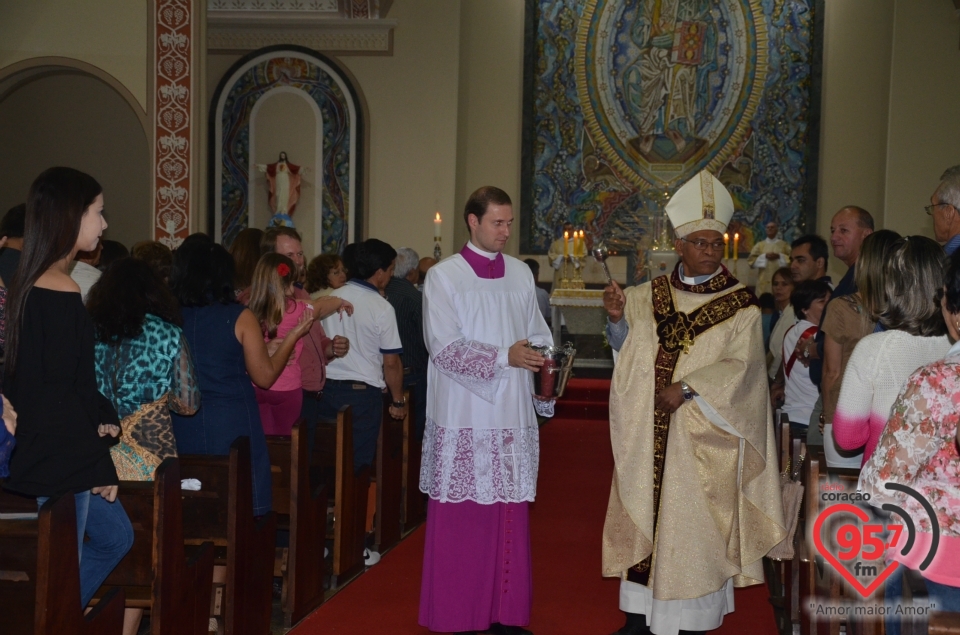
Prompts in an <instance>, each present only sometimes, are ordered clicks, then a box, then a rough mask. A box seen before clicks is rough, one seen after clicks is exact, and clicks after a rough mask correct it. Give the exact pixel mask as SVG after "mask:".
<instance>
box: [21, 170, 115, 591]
mask: <svg viewBox="0 0 960 635" xmlns="http://www.w3.org/2000/svg"><path fill="white" fill-rule="evenodd" d="M103 201H104V199H103V190H102V188H101V187H100V184H99V183H97V181H96V180H95V179H94V178H93V177H91V176H89V175H88V174H84V173H83V172H80V171H78V170H74V169H72V168H63V167H54V168H50V169H48V170H45V171H44V172H43V173H41V174H40V176H38V177H37V178H36V180H35V181H34V182H33V184H32V185H31V186H30V192H29V194H28V197H27V211H26V217H25V227H24V229H25V231H24V243H23V251H22V254H21V257H20V265H19V269H18V271H17V275H15V276H14V278H13V281H12V284H11V286H10V289H9V296H8V299H7V307H6V308H7V323H6V335H7V347H6V365H5V375H6V376H5V378H4V387H3V388H4V393H5V394H6V395H7V396H8V397H9V398H10V402H11V403H12V404H13V406H14V408H16V411H17V414H18V421H17V423H18V427H17V430H16V433H17V450H16V451H15V452H14V453H13V457H12V459H11V461H10V477H9V479H7V481H6V482H5V483H4V487H6V488H8V489H11V490H13V491H15V492H19V493H21V494H25V495H28V496H36V497H37V505H38V506H42V505H43V503H45V502H46V501H47V499H48V498H49V497H51V496H59V495H62V494H73V496H74V501H75V503H76V520H77V543H78V544H77V547H78V550H79V561H80V602H81V607H85V606H87V604H88V603H89V602H90V600H91V599H92V598H93V594H94V593H95V592H96V590H97V589H98V588H99V587H100V585H101V584H102V583H103V581H104V580H105V579H106V578H107V576H108V575H109V574H110V572H111V571H112V570H113V569H114V567H116V565H117V563H119V562H120V560H121V559H122V558H123V557H124V555H126V553H127V552H128V551H129V550H130V547H131V546H133V528H132V527H131V525H130V520H129V519H128V518H127V514H126V512H125V511H124V509H123V505H122V504H121V503H120V501H118V500H117V485H118V483H119V481H118V479H117V472H116V470H115V469H114V466H113V461H111V460H110V449H109V446H110V445H112V444H113V443H114V442H115V438H114V437H116V435H117V434H118V433H119V432H120V428H119V426H118V424H119V419H118V417H117V412H116V410H115V409H114V408H113V406H112V405H111V403H110V401H109V400H107V399H106V398H105V397H104V396H103V395H101V394H100V392H99V391H98V390H97V376H96V370H95V365H94V327H93V322H92V321H91V320H90V315H89V314H88V313H87V310H86V309H85V308H84V306H83V302H82V301H81V300H80V288H79V287H78V286H77V283H76V282H74V281H73V280H72V279H71V278H70V276H69V274H68V273H67V270H68V267H69V265H70V263H71V262H73V259H74V257H75V256H76V254H77V252H80V251H93V250H95V249H96V248H97V244H98V243H99V242H100V236H101V234H102V233H103V230H105V229H106V228H107V222H106V220H104V218H103ZM84 536H86V540H85V539H84Z"/></svg>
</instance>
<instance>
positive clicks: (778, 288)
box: [767, 267, 797, 379]
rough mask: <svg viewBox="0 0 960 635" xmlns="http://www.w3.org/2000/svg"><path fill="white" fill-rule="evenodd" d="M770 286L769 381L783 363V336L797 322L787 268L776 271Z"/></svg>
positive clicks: (791, 282) (791, 281)
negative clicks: (771, 302) (771, 298)
mask: <svg viewBox="0 0 960 635" xmlns="http://www.w3.org/2000/svg"><path fill="white" fill-rule="evenodd" d="M770 286H771V288H772V289H773V315H772V316H771V319H770V337H769V338H768V339H769V341H768V342H767V371H768V374H769V376H770V379H773V378H774V377H776V376H777V371H778V370H779V369H780V364H781V363H782V362H783V336H784V335H786V333H787V329H789V328H790V327H791V326H793V325H794V324H796V322H797V317H796V315H795V314H794V312H793V305H792V304H790V294H792V293H793V289H794V281H793V273H792V272H791V271H790V269H789V268H788V267H781V268H779V269H777V271H776V272H775V273H774V274H773V278H772V279H771V282H770Z"/></svg>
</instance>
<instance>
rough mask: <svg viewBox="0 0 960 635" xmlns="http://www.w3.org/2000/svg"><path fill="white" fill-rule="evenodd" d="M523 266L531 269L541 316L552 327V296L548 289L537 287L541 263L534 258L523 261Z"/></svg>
mask: <svg viewBox="0 0 960 635" xmlns="http://www.w3.org/2000/svg"><path fill="white" fill-rule="evenodd" d="M523 264H525V265H527V266H528V267H530V273H532V274H533V284H534V289H533V290H534V291H536V293H537V308H538V309H540V315H542V316H543V320H544V321H545V322H546V323H547V326H550V294H549V293H548V292H547V290H546V289H544V288H543V287H541V286H538V285H537V282H538V281H539V280H540V263H539V262H537V261H536V260H534V259H533V258H527V259H526V260H524V261H523Z"/></svg>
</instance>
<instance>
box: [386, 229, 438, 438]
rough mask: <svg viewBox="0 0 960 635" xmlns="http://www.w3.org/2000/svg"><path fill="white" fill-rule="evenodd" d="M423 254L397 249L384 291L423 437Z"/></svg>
mask: <svg viewBox="0 0 960 635" xmlns="http://www.w3.org/2000/svg"><path fill="white" fill-rule="evenodd" d="M419 262H420V256H419V255H418V254H417V252H415V251H414V250H412V249H410V248H409V247H401V248H400V249H397V264H396V266H395V267H394V269H393V277H392V278H390V282H388V283H387V286H386V288H385V289H384V293H385V294H386V297H387V302H389V303H390V304H391V305H392V306H393V310H394V311H395V312H396V315H397V327H398V328H399V330H400V344H401V345H402V347H403V353H401V354H400V361H401V362H403V388H404V390H410V391H411V392H412V393H413V395H414V406H415V410H414V412H413V422H414V436H415V438H416V439H417V440H418V441H419V440H421V439H422V438H423V427H424V425H425V424H426V420H427V359H428V355H427V347H426V345H425V344H424V343H423V293H422V292H421V291H420V290H419V289H417V280H418V279H419V277H420V271H419V269H418V268H417V265H418V264H419Z"/></svg>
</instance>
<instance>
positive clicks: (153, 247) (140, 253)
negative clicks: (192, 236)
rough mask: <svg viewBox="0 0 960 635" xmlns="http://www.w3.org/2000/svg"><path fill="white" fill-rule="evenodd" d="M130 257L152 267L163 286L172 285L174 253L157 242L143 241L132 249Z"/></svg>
mask: <svg viewBox="0 0 960 635" xmlns="http://www.w3.org/2000/svg"><path fill="white" fill-rule="evenodd" d="M130 256H131V257H132V258H136V259H137V260H142V261H143V262H145V263H147V264H148V265H150V268H151V269H153V270H154V271H156V272H157V275H158V276H160V279H161V280H162V281H163V284H169V283H170V268H171V267H172V266H173V252H172V251H170V248H169V247H167V246H166V245H164V244H163V243H162V242H159V241H157V240H141V241H140V242H138V243H137V244H135V245H134V246H133V247H132V248H131V249H130Z"/></svg>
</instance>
